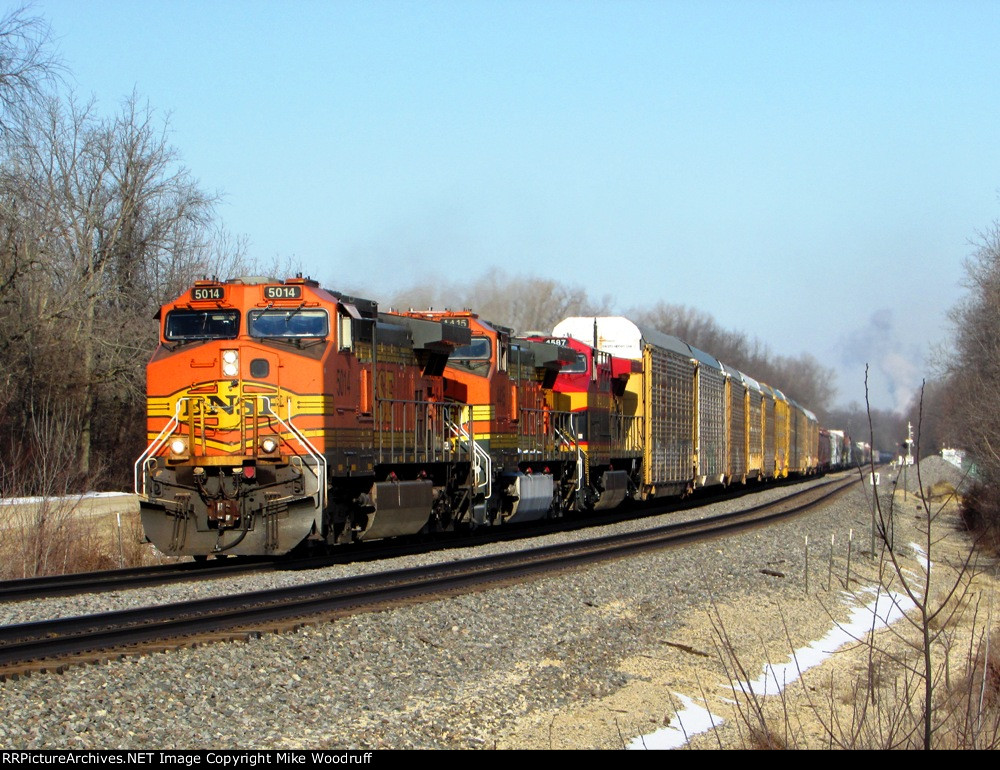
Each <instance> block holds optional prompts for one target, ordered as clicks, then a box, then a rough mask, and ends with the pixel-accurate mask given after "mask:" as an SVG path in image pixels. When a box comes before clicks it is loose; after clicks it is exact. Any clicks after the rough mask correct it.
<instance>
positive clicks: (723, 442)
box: [135, 277, 819, 557]
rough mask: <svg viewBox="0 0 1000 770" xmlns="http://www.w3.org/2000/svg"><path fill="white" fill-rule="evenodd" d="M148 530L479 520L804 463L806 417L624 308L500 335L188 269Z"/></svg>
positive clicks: (260, 551)
mask: <svg viewBox="0 0 1000 770" xmlns="http://www.w3.org/2000/svg"><path fill="white" fill-rule="evenodd" d="M159 321H160V343H159V345H158V347H157V349H156V352H155V353H154V355H153V357H152V360H151V361H150V363H149V365H148V368H147V382H148V410H147V417H148V435H149V445H148V447H147V449H146V451H145V452H144V453H143V455H142V456H141V457H140V458H139V460H138V461H137V462H136V466H135V475H136V491H137V493H138V494H139V496H140V506H141V509H142V520H143V527H144V529H145V531H146V535H147V537H148V538H149V539H150V540H151V541H152V542H153V543H154V544H155V545H156V547H157V548H159V549H160V550H161V551H162V552H163V553H166V554H170V555H183V554H187V555H192V556H196V557H205V556H208V555H212V554H215V555H229V554H232V555H276V554H283V553H287V552H289V551H291V550H293V549H294V548H296V547H297V546H299V545H300V544H302V543H304V542H308V541H315V542H319V543H325V544H337V543H348V542H352V541H358V540H372V539H378V538H385V537H394V536H399V535H408V534H414V533H418V532H427V531H440V530H449V529H453V528H455V527H460V526H486V525H495V524H501V523H505V522H521V521H530V520H533V519H539V518H543V517H548V516H553V515H561V514H563V513H566V512H569V511H575V510H589V509H600V508H609V507H614V506H617V505H619V504H621V503H623V502H624V501H625V500H627V499H647V498H651V497H657V496H663V495H675V494H684V493H686V492H689V491H691V490H693V489H694V488H696V487H698V486H707V485H712V484H727V483H731V482H744V481H747V480H754V479H766V478H774V477H781V476H786V475H789V474H805V473H813V472H815V471H816V469H817V464H818V459H817V455H818V443H819V437H818V436H819V434H818V428H817V426H816V419H815V417H814V416H813V415H812V414H811V413H810V412H809V411H808V410H805V409H804V408H802V407H800V406H799V405H797V404H795V402H794V401H791V400H790V399H787V398H786V397H785V396H784V395H783V394H782V393H781V391H778V390H777V389H774V388H771V387H768V386H767V385H764V384H762V383H758V382H757V381H755V380H753V379H752V378H750V377H748V376H747V375H744V374H742V373H741V372H738V371H737V370H735V369H732V368H730V367H727V366H725V365H723V364H721V363H720V362H718V361H717V360H716V359H714V358H713V357H712V356H710V355H708V354H707V353H704V352H702V351H699V350H697V349H695V348H692V347H690V346H688V345H687V344H686V343H684V342H682V341H681V340H679V339H677V338H675V337H670V336H668V335H664V334H660V333H658V332H655V331H651V330H645V329H641V328H639V327H637V326H636V325H635V324H632V322H630V321H628V320H627V319H624V318H573V319H566V321H564V322H562V323H561V324H560V325H559V326H557V327H556V329H555V330H554V331H553V334H552V335H541V334H538V335H531V336H526V337H517V336H516V335H515V334H514V332H513V331H512V330H510V329H507V328H505V327H503V326H499V325H497V324H493V323H489V322H487V321H486V320H484V319H482V318H480V317H479V316H478V315H477V314H475V313H473V312H471V311H461V312H457V311H409V312H380V311H379V309H378V307H377V305H376V303H375V302H372V301H370V300H364V299H359V298H353V297H348V296H344V295H342V294H340V293H338V292H334V291H329V290H326V289H323V288H321V287H320V286H319V285H318V284H317V283H316V282H314V281H311V280H309V279H305V278H301V277H298V278H291V279H287V280H284V281H279V280H275V279H271V278H241V279H234V280H229V281H225V282H220V281H198V282H196V283H195V285H194V286H193V287H192V288H191V289H190V290H189V291H188V292H186V293H185V294H184V295H183V296H181V297H180V298H178V299H177V300H175V301H174V302H171V303H169V304H167V305H165V306H164V307H163V308H162V309H161V311H160V314H159Z"/></svg>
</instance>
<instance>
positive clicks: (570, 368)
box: [559, 353, 587, 374]
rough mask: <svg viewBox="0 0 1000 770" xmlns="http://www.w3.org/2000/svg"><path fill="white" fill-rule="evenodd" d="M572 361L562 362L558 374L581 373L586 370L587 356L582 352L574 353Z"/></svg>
mask: <svg viewBox="0 0 1000 770" xmlns="http://www.w3.org/2000/svg"><path fill="white" fill-rule="evenodd" d="M573 355H574V358H573V361H572V363H568V364H564V365H563V367H562V368H561V369H560V370H559V373H560V374H583V373H584V372H585V371H587V357H586V356H585V355H583V353H574V354H573Z"/></svg>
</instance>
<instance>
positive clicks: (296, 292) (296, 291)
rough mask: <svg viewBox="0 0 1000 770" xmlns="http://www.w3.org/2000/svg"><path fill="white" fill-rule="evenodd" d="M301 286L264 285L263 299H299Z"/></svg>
mask: <svg viewBox="0 0 1000 770" xmlns="http://www.w3.org/2000/svg"><path fill="white" fill-rule="evenodd" d="M301 297H302V287H301V286H265V287H264V299H300V298H301Z"/></svg>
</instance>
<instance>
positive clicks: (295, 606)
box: [0, 478, 857, 679]
mask: <svg viewBox="0 0 1000 770" xmlns="http://www.w3.org/2000/svg"><path fill="white" fill-rule="evenodd" d="M854 483H857V479H856V478H849V479H847V480H844V479H836V480H832V481H827V482H825V483H823V484H819V485H816V486H813V487H810V488H808V489H805V490H801V491H798V492H795V493H793V494H792V495H789V496H787V497H785V498H783V499H781V500H778V501H774V502H771V503H766V504H761V505H756V506H753V507H751V508H747V509H744V510H741V511H737V512H734V513H728V514H722V515H717V516H712V517H707V518H704V519H700V520H697V521H688V522H678V523H671V524H667V525H665V526H659V527H654V528H651V529H648V530H644V531H640V532H632V533H624V534H616V535H606V536H603V537H597V538H593V539H589V540H583V541H578V542H575V543H566V544H558V545H549V546H543V547H539V548H531V549H527V550H522V551H518V552H516V553H510V554H498V555H491V556H482V557H477V558H472V559H465V560H462V561H456V562H449V563H445V564H434V565H430V566H424V567H414V568H409V569H400V570H392V571H389V572H383V573H378V574H373V575H366V576H359V577H353V578H345V579H338V580H330V581H324V582H319V583H311V584H307V585H301V586H294V587H288V588H279V589H272V590H267V591H258V592H254V593H247V594H238V595H232V596H224V597H216V598H211V599H201V600H196V601H190V602H180V603H176V604H168V605H161V606H156V607H144V608H139V609H132V610H125V611H120V612H110V613H103V614H98V615H90V616H86V617H77V618H61V619H57V620H51V621H40V622H35V623H25V624H20V625H11V626H0V679H7V678H12V677H17V676H21V675H26V674H29V673H32V672H38V671H61V670H64V669H65V668H66V667H67V666H70V665H74V664H78V663H84V662H97V661H101V660H107V659H110V658H116V657H123V656H126V655H132V654H139V653H145V652H152V651H163V650H167V649H173V648H177V647H184V646H195V645H198V644H203V643H207V642H213V641H223V640H235V639H246V638H251V637H254V636H259V635H260V634H262V633H265V632H270V631H286V630H292V629H295V628H298V627H300V626H302V625H306V624H310V623H318V622H322V621H324V620H328V619H332V618H336V617H343V616H345V615H350V614H356V613H360V612H370V611H373V610H377V609H384V608H388V607H393V606H400V605H403V604H407V603H414V602H421V601H429V600H431V599H437V598H441V597H444V596H451V595H456V594H461V593H466V592H469V591H474V590H485V589H487V588H492V587H496V586H498V585H503V584H507V583H513V582H520V581H523V580H526V579H529V578H530V577H532V576H536V575H539V574H546V575H548V574H552V573H553V572H559V571H564V570H571V569H578V568H580V567H582V566H585V565H588V564H592V563H594V562H598V561H603V560H607V559H616V558H624V557H627V556H631V555H634V554H637V553H641V552H643V551H648V550H653V549H659V548H664V547H666V546H670V545H677V544H681V543H685V542H689V541H692V540H695V539H703V538H706V537H715V536H721V535H723V534H731V533H733V532H735V531H739V530H741V529H745V528H747V527H753V526H760V525H762V524H765V523H768V522H771V521H774V520H775V519H779V518H782V517H786V516H790V515H794V514H797V513H802V512H805V511H807V510H811V509H813V508H816V507H818V506H820V505H822V504H825V503H826V502H829V501H830V499H831V498H833V497H834V496H836V495H839V494H840V493H842V492H843V491H844V490H846V489H847V488H848V487H850V486H851V485H853V484H854Z"/></svg>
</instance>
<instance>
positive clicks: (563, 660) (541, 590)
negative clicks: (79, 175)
mask: <svg viewBox="0 0 1000 770" xmlns="http://www.w3.org/2000/svg"><path fill="white" fill-rule="evenodd" d="M925 483H926V482H925ZM797 488H799V487H785V488H783V489H769V490H766V491H764V492H762V493H760V494H756V495H752V496H744V497H741V498H737V499H735V500H732V501H726V502H718V503H713V504H712V505H709V506H706V507H705V508H702V509H699V510H698V511H697V512H694V513H690V512H687V513H684V514H680V515H678V514H671V515H669V518H670V519H671V520H675V519H677V518H679V517H680V516H689V517H690V516H704V515H709V514H713V513H718V512H721V511H722V510H730V509H738V508H746V507H750V506H752V505H755V504H757V503H759V502H762V501H763V500H764V499H766V498H767V497H773V496H780V495H782V494H785V493H786V492H787V491H789V490H791V489H797ZM883 489H884V488H883ZM869 501H870V490H868V489H863V488H862V487H861V486H855V487H854V488H853V489H852V491H850V492H848V493H847V494H846V495H843V496H841V497H840V498H839V499H838V500H837V501H835V502H834V503H832V504H830V505H828V506H826V507H824V508H823V509H822V510H820V511H817V512H814V513H810V514H806V515H804V516H800V517H797V518H794V519H790V520H785V521H783V522H781V523H778V524H774V525H772V526H769V527H768V528H766V529H758V530H753V531H750V532H746V533H744V534H741V535H737V536H734V537H729V538H725V539H723V538H716V539H713V540H710V541H707V542H703V543H699V544H696V545H693V546H684V547H680V548H671V549H668V550H663V551H659V552H655V553H651V554H646V555H643V556H640V557H635V558H630V559H627V560H620V561H613V562H607V563H603V564H600V565H598V566H596V567H591V568H588V569H581V570H578V571H575V572H569V573H562V574H557V575H553V576H551V577H547V578H544V579H540V580H534V581H532V582H528V583H523V584H518V585H512V586H506V587H502V588H496V589H491V590H485V591H482V592H479V593H474V594H469V595H465V596H460V597H457V598H451V599H447V600H441V601H433V602H427V603H425V604H419V605H412V606H406V607H401V608H398V609H393V610H387V611H381V612H377V613H371V614H367V615H359V616H355V617H350V618H343V619H339V620H336V621H335V622H330V623H324V624H322V625H317V626H309V627H306V628H304V629H301V630H299V631H298V632H295V633H287V634H274V635H266V636H264V637H262V638H259V639H254V640H251V641H248V642H233V643H222V644H214V645H210V646H204V647H199V648H196V649H184V650H177V651H174V652H170V653H162V654H154V655H148V656H145V657H142V658H130V659H125V660H121V661H117V662H112V663H108V664H105V665H100V666H87V667H76V668H71V669H69V670H67V671H66V672H65V673H63V674H60V675H55V674H52V675H49V674H43V675H34V676H31V677H28V678H26V679H22V680H19V681H8V682H3V683H0V699H2V706H0V713H2V719H0V747H3V748H148V747H156V748H162V749H170V748H209V747H211V748H242V749H247V748H290V747H296V748H431V747H437V748H493V747H528V748H546V747H549V746H552V747H570V746H572V747H578V748H579V747H599V748H621V747H622V745H623V742H627V741H628V740H630V739H631V738H632V737H634V736H636V735H639V734H641V733H642V732H648V731H650V730H652V729H655V728H656V727H657V726H659V725H660V724H662V723H663V722H664V720H667V721H669V714H670V713H672V706H671V703H670V701H671V697H670V694H669V690H665V689H664V688H663V686H662V682H663V681H666V682H668V684H669V686H670V687H673V688H674V689H677V688H680V689H682V690H684V689H685V688H687V689H686V690H685V691H686V692H687V694H689V695H696V694H697V692H696V688H697V687H699V686H701V687H705V686H709V687H711V688H712V689H715V690H717V689H718V684H719V681H718V680H719V679H720V678H721V666H720V665H719V663H718V654H717V651H716V649H713V641H712V638H711V635H710V636H709V637H707V638H706V637H704V636H702V637H699V636H698V634H699V633H703V631H704V628H705V627H706V625H708V626H709V627H710V624H707V620H708V618H709V617H713V616H714V617H719V618H722V619H724V621H725V632H726V634H727V635H728V636H729V638H730V642H731V643H732V644H733V645H734V647H736V648H737V649H740V650H743V649H744V648H745V649H746V650H747V655H748V656H749V657H750V658H752V657H754V656H757V655H759V654H760V655H763V654H766V653H763V652H761V650H762V649H763V648H766V647H767V646H768V645H769V644H776V645H783V646H785V647H787V645H788V642H789V640H791V641H793V642H794V643H806V642H808V641H809V640H810V639H814V638H819V637H820V636H822V634H823V633H824V632H825V630H826V628H827V627H828V626H829V623H830V619H829V617H828V616H827V614H826V613H825V612H824V611H822V610H821V609H820V607H821V606H829V607H831V608H832V609H831V612H832V613H834V614H836V612H837V609H836V607H837V605H838V602H839V599H838V597H839V586H840V585H841V584H842V583H843V582H844V581H845V579H846V556H847V547H848V546H847V541H848V533H849V531H850V530H851V529H853V530H854V533H855V534H854V543H853V545H852V546H851V547H852V549H853V556H852V558H853V565H852V569H854V570H858V569H859V568H860V566H859V565H861V564H862V563H863V561H864V559H863V557H862V556H861V552H862V551H864V550H867V549H868V540H869V535H868V532H869V527H870V521H871V509H870V503H869ZM663 521H664V519H663V517H658V518H657V519H649V520H643V521H629V522H622V523H619V524H615V525H609V526H608V527H607V528H606V531H608V532H612V531H622V530H624V529H635V528H644V527H648V526H650V525H652V524H657V523H663ZM596 534H597V533H595V532H594V531H587V532H583V533H564V534H560V535H551V536H545V537H542V538H537V539H533V540H532V541H531V543H530V545H531V546H536V545H545V544H547V543H549V542H559V541H564V540H569V539H578V538H580V537H590V536H594V535H596ZM807 536H808V538H809V543H810V546H809V548H810V551H809V565H810V566H809V569H810V574H809V577H808V580H809V594H807V593H806V576H805V574H804V568H805V556H806V554H805V547H804V543H805V538H806V537H807ZM831 537H833V538H834V540H833V543H832V544H831ZM521 547H523V544H522V543H518V542H506V543H497V544H493V545H489V546H481V547H477V548H458V549H452V550H448V551H444V552H437V553H433V554H423V555H419V556H408V557H400V558H397V559H394V560H393V561H392V562H391V564H389V565H387V564H386V563H385V562H373V563H360V564H348V565H337V566H335V567H329V568H324V569H322V570H315V571H311V572H308V573H302V572H288V573H281V572H277V573H267V574H264V575H256V576H251V577H241V578H236V579H226V580H206V581H204V582H201V583H186V584H180V585H175V586H167V587H158V588H152V589H148V590H136V591H128V592H119V593H116V594H108V595H100V596H97V595H88V596H79V597H69V598H60V599H52V600H48V601H45V602H33V603H21V604H9V605H0V622H3V623H19V622H26V621H29V620H37V619H42V618H48V617H58V616H61V615H76V614H84V613H90V612H97V611H106V610H112V609H123V608H127V607H135V606H148V605H150V604H154V603H156V604H159V603H164V602H171V601H181V600H185V599H192V598H204V597H208V596H212V595H219V594H223V593H232V592H244V591H251V590H259V589H262V588H269V587H273V586H277V585H287V584H289V583H293V582H312V581H318V580H328V579H332V578H336V577H339V576H345V575H348V574H363V573H367V572H375V571H382V570H385V569H390V568H402V567H407V566H412V565H415V564H421V563H429V562H434V561H449V560H454V559H459V558H467V557H469V556H473V555H480V554H482V553H486V552H497V551H511V550H517V549H519V548H521ZM831 553H832V554H833V557H832V561H831ZM831 564H832V565H833V574H832V582H833V585H832V586H830V585H828V583H829V582H830V578H829V577H828V575H829V574H830V573H829V569H830V565H831ZM829 588H832V589H833V590H832V591H831V590H828V589H829ZM816 596H818V597H819V598H820V600H821V601H822V602H823V604H822V605H821V604H818V603H817V601H816V600H815V598H811V597H816ZM733 612H742V613H745V616H744V619H743V620H740V619H739V617H738V616H734V615H732V613H733ZM693 629H701V631H698V632H697V633H695V632H694V631H693ZM791 637H794V639H791ZM643 661H648V662H649V665H650V666H653V667H654V668H646V667H645V664H644V663H643ZM696 664H697V665H698V666H708V667H709V669H710V670H717V673H716V674H715V676H716V680H715V681H712V682H710V683H706V682H701V681H700V679H699V680H697V681H695V680H694V679H692V678H691V674H690V672H691V671H692V670H694V669H693V667H694V666H695V665H696ZM713 666H714V669H713ZM664 667H666V668H664ZM654 669H655V670H654ZM672 672H675V673H672ZM700 676H704V674H702V675H700ZM657 682H660V683H661V685H657ZM616 698H618V699H621V703H617V701H616V700H615V699H616ZM616 703H617V705H616ZM587 709H597V710H598V711H600V716H598V717H597V720H598V722H599V724H598V726H597V727H594V725H593V724H590V723H588V722H586V720H585V719H584V718H583V717H582V716H580V717H579V718H577V719H574V717H573V715H574V714H576V715H581V714H583V713H584V712H586V710H587ZM584 724H586V725H588V726H586V727H581V725H584ZM601 725H603V727H602V726H601Z"/></svg>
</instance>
